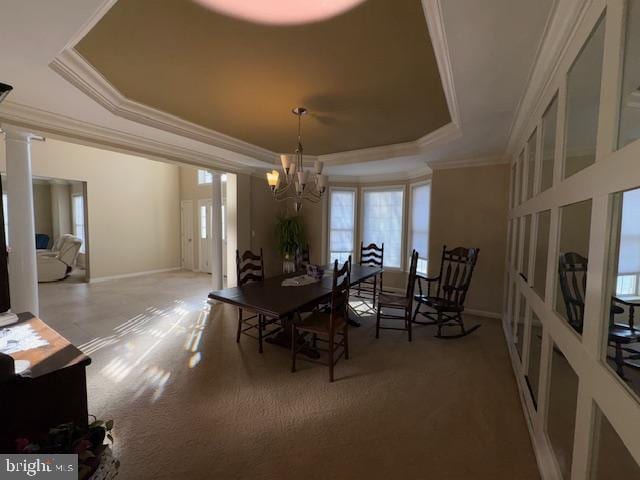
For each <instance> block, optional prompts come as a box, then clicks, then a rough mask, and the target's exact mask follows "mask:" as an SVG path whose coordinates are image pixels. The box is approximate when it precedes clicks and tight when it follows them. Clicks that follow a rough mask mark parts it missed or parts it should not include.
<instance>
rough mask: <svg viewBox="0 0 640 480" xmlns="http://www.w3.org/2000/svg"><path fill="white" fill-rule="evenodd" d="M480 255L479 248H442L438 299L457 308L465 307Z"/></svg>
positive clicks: (437, 289) (437, 291)
mask: <svg viewBox="0 0 640 480" xmlns="http://www.w3.org/2000/svg"><path fill="white" fill-rule="evenodd" d="M479 253H480V249H479V248H467V247H456V248H453V249H451V250H447V246H446V245H445V246H443V247H442V258H441V262H440V274H439V276H438V284H437V288H436V295H437V296H438V297H441V298H444V299H446V300H448V301H450V302H452V303H454V304H455V305H457V306H461V307H462V306H464V302H465V300H466V298H467V292H468V291H469V286H470V285H471V278H472V276H473V271H474V269H475V266H476V262H477V261H478V254H479Z"/></svg>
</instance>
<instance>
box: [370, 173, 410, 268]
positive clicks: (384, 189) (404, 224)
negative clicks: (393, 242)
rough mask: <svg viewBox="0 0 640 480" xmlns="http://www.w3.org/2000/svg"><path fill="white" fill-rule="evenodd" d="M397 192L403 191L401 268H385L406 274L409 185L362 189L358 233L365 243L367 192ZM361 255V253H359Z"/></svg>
mask: <svg viewBox="0 0 640 480" xmlns="http://www.w3.org/2000/svg"><path fill="white" fill-rule="evenodd" d="M395 191H402V223H401V227H400V231H401V234H400V235H401V237H400V266H399V267H389V266H384V265H383V268H384V270H385V272H404V271H405V268H406V265H407V259H406V258H405V257H406V255H404V253H403V252H405V251H406V245H407V238H406V237H407V185H406V184H396V185H380V186H367V187H360V209H359V210H358V212H360V215H359V216H360V218H359V221H358V223H359V225H358V233H359V238H360V241H364V240H363V238H364V217H365V213H364V207H365V205H364V195H365V193H366V192H395ZM358 253H359V252H358ZM358 260H359V259H358Z"/></svg>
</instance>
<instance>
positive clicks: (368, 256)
mask: <svg viewBox="0 0 640 480" xmlns="http://www.w3.org/2000/svg"><path fill="white" fill-rule="evenodd" d="M383 263H384V243H383V244H382V245H381V246H380V247H378V246H377V245H376V244H375V243H370V244H369V245H367V246H365V245H364V243H363V242H360V265H363V266H369V267H379V268H382V264H383ZM378 277H380V279H379V280H378ZM378 286H379V287H378ZM380 293H382V272H380V274H379V275H374V276H373V277H370V278H367V279H366V280H363V281H362V282H360V283H358V286H357V288H356V289H355V292H351V296H352V297H356V298H360V299H362V300H363V302H362V303H365V301H366V300H371V302H372V308H373V309H375V308H376V301H377V298H378V295H379V294H380ZM361 305H362V304H359V305H357V306H356V307H354V308H355V309H359V307H360V306H361Z"/></svg>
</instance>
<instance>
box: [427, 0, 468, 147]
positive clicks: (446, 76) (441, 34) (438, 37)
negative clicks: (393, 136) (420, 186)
mask: <svg viewBox="0 0 640 480" xmlns="http://www.w3.org/2000/svg"><path fill="white" fill-rule="evenodd" d="M441 2H442V0H422V9H423V10H424V16H425V19H426V20H427V27H428V30H429V36H430V37H431V44H432V45H433V52H434V54H435V57H436V63H437V65H438V70H439V72H440V80H441V82H442V88H443V90H444V96H445V98H446V100H447V106H448V107H449V114H450V115H451V122H452V123H453V124H454V125H455V126H456V127H458V129H459V128H460V113H459V110H458V98H457V96H456V89H455V85H454V83H453V70H452V68H451V56H450V55H449V43H448V42H447V33H446V29H445V26H444V17H443V15H442V6H441ZM423 138H424V137H423Z"/></svg>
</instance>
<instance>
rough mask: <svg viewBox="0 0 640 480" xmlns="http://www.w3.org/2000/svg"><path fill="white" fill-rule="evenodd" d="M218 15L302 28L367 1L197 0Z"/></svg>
mask: <svg viewBox="0 0 640 480" xmlns="http://www.w3.org/2000/svg"><path fill="white" fill-rule="evenodd" d="M195 1H196V2H198V3H199V4H201V5H203V6H205V7H207V8H209V9H211V10H214V11H216V12H218V13H222V14H224V15H228V16H231V17H235V18H239V19H241V20H246V21H249V22H255V23H266V24H270V25H300V24H304V23H312V22H320V21H322V20H327V19H329V18H331V17H335V16H336V15H340V14H341V13H344V12H346V11H347V10H350V9H352V8H353V7H355V6H357V5H359V4H360V3H362V2H363V1H364V0H322V1H317V0H316V1H300V0H270V1H268V2H266V1H265V0H195Z"/></svg>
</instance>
